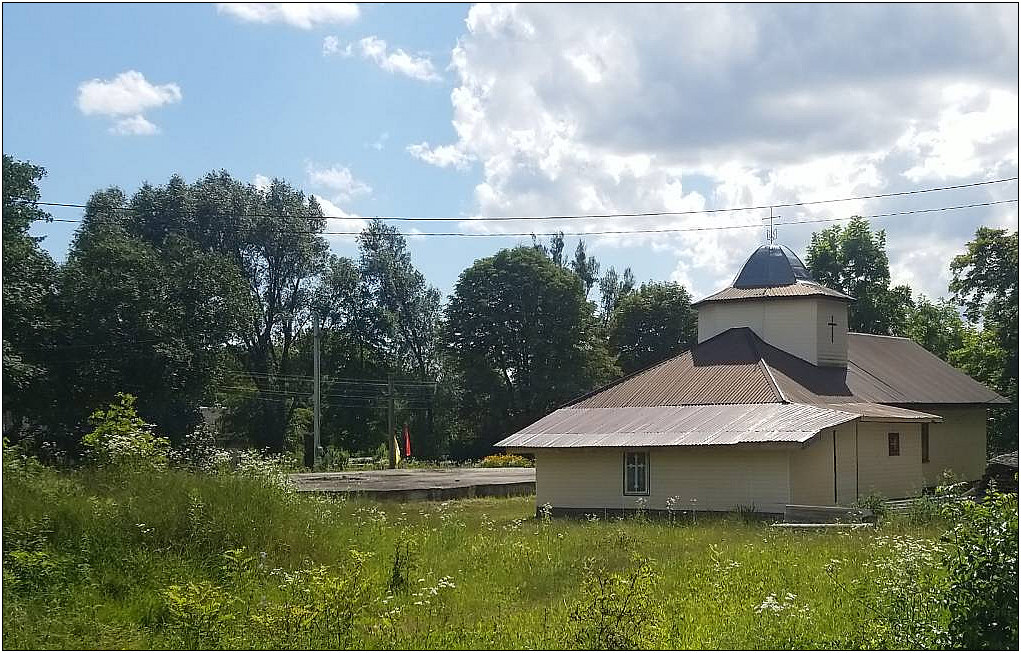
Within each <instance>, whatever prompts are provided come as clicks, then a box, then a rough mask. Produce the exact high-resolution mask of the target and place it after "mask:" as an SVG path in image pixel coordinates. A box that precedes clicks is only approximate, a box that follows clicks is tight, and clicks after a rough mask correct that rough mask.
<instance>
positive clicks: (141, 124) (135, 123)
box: [77, 70, 183, 135]
mask: <svg viewBox="0 0 1021 653" xmlns="http://www.w3.org/2000/svg"><path fill="white" fill-rule="evenodd" d="M182 97H183V96H182V94H181V87H180V86H178V85H177V84H173V83H169V84H151V83H149V82H148V81H147V80H146V79H145V75H143V74H142V73H140V72H138V71H137V70H128V71H126V72H123V73H121V74H119V75H117V76H116V77H114V78H113V79H110V80H102V79H90V80H89V81H86V82H82V83H81V84H79V85H78V99H77V104H78V110H79V111H81V112H82V113H83V114H85V115H86V116H91V115H101V116H108V117H111V118H117V119H118V120H116V122H114V124H113V126H112V127H111V128H110V131H111V132H113V133H117V134H125V135H149V134H156V133H158V132H159V128H157V127H156V125H154V124H152V123H151V122H149V120H147V119H146V118H145V116H144V115H142V114H143V113H144V112H146V111H148V110H150V109H157V108H159V107H162V106H163V105H166V104H174V103H176V102H180V101H181V98H182ZM125 116H126V117H125Z"/></svg>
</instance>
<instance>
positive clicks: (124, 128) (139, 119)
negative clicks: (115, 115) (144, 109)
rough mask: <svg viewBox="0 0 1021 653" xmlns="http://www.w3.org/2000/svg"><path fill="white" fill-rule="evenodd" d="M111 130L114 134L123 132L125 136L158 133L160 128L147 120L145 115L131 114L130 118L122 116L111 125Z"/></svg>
mask: <svg viewBox="0 0 1021 653" xmlns="http://www.w3.org/2000/svg"><path fill="white" fill-rule="evenodd" d="M110 131H111V132H112V133H114V134H123V135H125V136H150V135H152V134H158V133H159V131H160V128H159V127H157V126H156V125H154V124H152V123H151V122H149V121H148V120H146V119H145V116H131V117H130V118H121V119H120V120H118V121H117V122H115V123H114V124H113V126H112V127H110Z"/></svg>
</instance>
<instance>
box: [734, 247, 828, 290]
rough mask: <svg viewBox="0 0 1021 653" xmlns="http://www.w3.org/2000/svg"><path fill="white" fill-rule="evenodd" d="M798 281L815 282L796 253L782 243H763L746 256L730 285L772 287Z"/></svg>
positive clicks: (736, 286) (737, 286)
mask: <svg viewBox="0 0 1021 653" xmlns="http://www.w3.org/2000/svg"><path fill="white" fill-rule="evenodd" d="M799 281H810V282H812V283H815V280H814V279H812V275H811V274H810V273H809V271H808V268H806V267H805V264H804V263H802V262H801V259H800V258H798V255H797V254H795V253H794V252H792V251H791V250H790V249H789V248H787V247H784V246H783V245H763V246H762V247H760V248H758V249H757V250H755V251H754V252H753V253H752V255H751V256H749V257H748V260H747V261H746V262H745V264H744V267H742V268H741V272H739V273H738V275H737V278H736V279H734V283H733V284H732V285H733V286H734V287H735V288H772V287H775V286H789V285H791V284H794V283H797V282H799Z"/></svg>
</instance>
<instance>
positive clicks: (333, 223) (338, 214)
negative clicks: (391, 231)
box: [312, 193, 369, 244]
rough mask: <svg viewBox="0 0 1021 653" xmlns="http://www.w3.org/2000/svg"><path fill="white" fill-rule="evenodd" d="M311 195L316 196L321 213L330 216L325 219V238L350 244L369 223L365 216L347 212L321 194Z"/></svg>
mask: <svg viewBox="0 0 1021 653" xmlns="http://www.w3.org/2000/svg"><path fill="white" fill-rule="evenodd" d="M312 197H314V198H316V201H317V202H319V206H320V207H321V208H322V209H323V215H326V216H329V217H330V219H329V220H327V221H326V231H327V232H328V233H327V234H326V238H327V239H328V240H330V241H332V242H334V243H345V244H350V243H353V242H355V240H356V238H357V234H358V233H360V232H361V231H362V230H363V229H365V227H367V226H368V224H369V221H368V220H366V219H365V218H363V217H361V216H359V215H356V214H353V213H348V212H347V211H345V210H344V209H342V208H340V207H339V206H337V205H336V204H334V203H333V202H331V201H330V200H329V199H327V198H325V197H323V196H322V195H316V194H314V193H313V195H312ZM329 232H341V233H329Z"/></svg>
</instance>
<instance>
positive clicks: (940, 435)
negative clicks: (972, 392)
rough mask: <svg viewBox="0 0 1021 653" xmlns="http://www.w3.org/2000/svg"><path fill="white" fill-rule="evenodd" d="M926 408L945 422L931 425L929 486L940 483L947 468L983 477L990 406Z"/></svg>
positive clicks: (925, 467) (926, 471) (963, 475)
mask: <svg viewBox="0 0 1021 653" xmlns="http://www.w3.org/2000/svg"><path fill="white" fill-rule="evenodd" d="M925 410H926V412H929V413H933V414H936V415H939V416H940V417H942V418H943V422H942V423H941V424H931V425H929V462H928V463H927V464H925V465H923V466H922V467H923V475H924V478H925V484H926V486H933V485H939V483H940V480H941V478H940V477H941V476H942V473H943V471H944V470H951V471H952V472H953V473H954V474H955V475H956V476H957V477H959V478H961V479H962V480H966V481H976V480H978V479H980V478H982V475H983V474H984V473H985V470H986V409H985V408H941V407H935V408H926V409H925ZM919 437H921V436H919ZM919 447H921V444H919ZM919 451H921V450H920V449H919ZM919 460H921V453H919Z"/></svg>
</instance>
